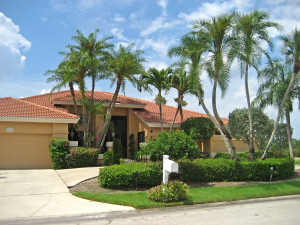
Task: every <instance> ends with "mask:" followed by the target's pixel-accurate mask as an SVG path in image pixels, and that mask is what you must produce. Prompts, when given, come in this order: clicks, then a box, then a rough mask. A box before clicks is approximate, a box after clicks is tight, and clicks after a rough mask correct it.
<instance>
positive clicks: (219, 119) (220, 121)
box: [212, 76, 239, 160]
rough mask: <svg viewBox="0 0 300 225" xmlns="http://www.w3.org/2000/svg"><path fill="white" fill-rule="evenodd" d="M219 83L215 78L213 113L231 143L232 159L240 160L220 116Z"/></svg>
mask: <svg viewBox="0 0 300 225" xmlns="http://www.w3.org/2000/svg"><path fill="white" fill-rule="evenodd" d="M217 82H218V79H217V76H215V80H214V86H213V92H212V107H213V112H214V115H215V118H216V120H217V121H218V123H219V125H220V128H221V129H222V131H223V133H224V134H225V136H226V137H227V139H228V142H229V145H230V149H231V156H232V158H234V159H236V160H238V159H239V158H238V156H237V154H236V150H235V146H234V144H233V141H232V137H231V134H230V132H229V131H228V129H227V128H226V127H225V125H224V123H223V121H222V120H221V118H220V116H219V113H218V110H217V104H216V92H217ZM228 150H229V149H228Z"/></svg>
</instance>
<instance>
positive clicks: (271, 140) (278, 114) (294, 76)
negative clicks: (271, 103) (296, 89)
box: [260, 71, 297, 160]
mask: <svg viewBox="0 0 300 225" xmlns="http://www.w3.org/2000/svg"><path fill="white" fill-rule="evenodd" d="M296 75H297V73H295V71H294V74H293V77H292V79H291V81H290V83H289V86H288V88H287V89H286V91H285V93H284V96H283V98H282V100H281V103H280V106H279V108H278V113H277V117H276V121H275V125H274V128H273V131H272V134H271V137H270V139H269V142H268V145H267V147H266V149H265V151H264V154H263V155H262V157H261V158H260V160H264V159H266V158H267V155H268V151H269V149H270V147H271V145H272V142H273V139H274V137H275V133H276V130H277V127H278V123H279V119H280V115H281V112H282V109H283V107H284V104H285V101H286V99H287V97H288V95H289V93H290V91H291V89H292V86H293V84H294V82H295V79H296Z"/></svg>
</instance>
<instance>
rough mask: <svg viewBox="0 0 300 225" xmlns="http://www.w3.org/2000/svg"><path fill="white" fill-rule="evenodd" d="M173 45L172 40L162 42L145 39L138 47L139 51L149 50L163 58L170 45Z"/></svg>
mask: <svg viewBox="0 0 300 225" xmlns="http://www.w3.org/2000/svg"><path fill="white" fill-rule="evenodd" d="M173 43H174V41H173V40H168V41H162V40H153V39H150V38H149V39H146V40H145V41H144V42H143V43H142V44H141V46H140V48H141V49H146V48H151V49H152V50H153V51H155V52H156V53H157V55H158V56H160V57H165V56H167V54H168V50H169V47H170V45H172V44H173Z"/></svg>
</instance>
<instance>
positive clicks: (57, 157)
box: [49, 138, 69, 169]
mask: <svg viewBox="0 0 300 225" xmlns="http://www.w3.org/2000/svg"><path fill="white" fill-rule="evenodd" d="M49 153H50V159H51V162H52V168H53V169H65V168H67V167H68V166H67V163H66V160H65V158H66V155H67V154H68V153H69V141H68V140H67V139H60V138H56V139H52V140H50V143H49Z"/></svg>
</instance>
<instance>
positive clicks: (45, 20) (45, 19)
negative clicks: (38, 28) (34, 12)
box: [40, 16, 48, 22]
mask: <svg viewBox="0 0 300 225" xmlns="http://www.w3.org/2000/svg"><path fill="white" fill-rule="evenodd" d="M40 19H41V21H42V22H47V21H48V19H47V18H46V17H43V16H41V17H40Z"/></svg>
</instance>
